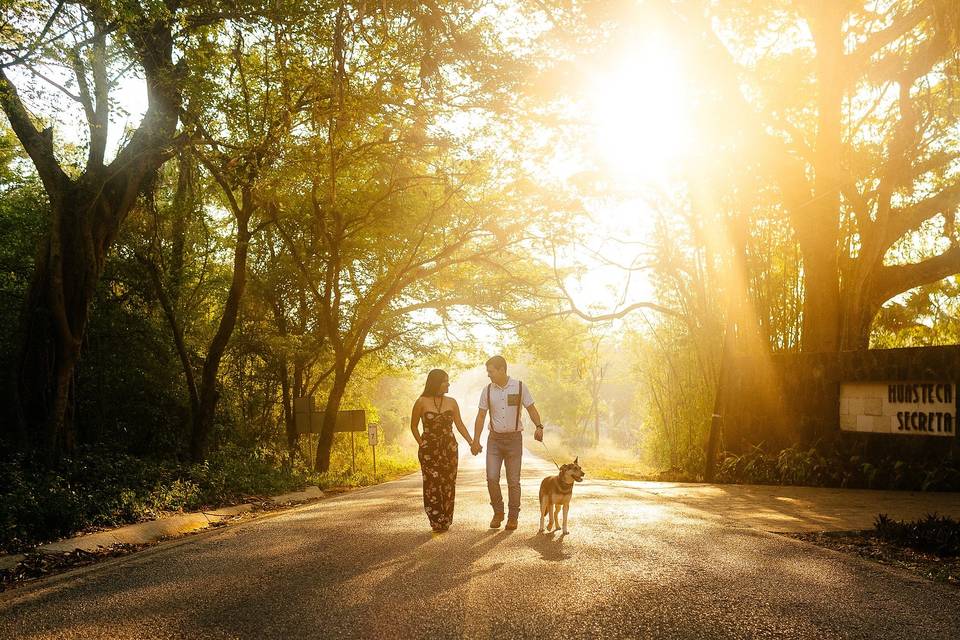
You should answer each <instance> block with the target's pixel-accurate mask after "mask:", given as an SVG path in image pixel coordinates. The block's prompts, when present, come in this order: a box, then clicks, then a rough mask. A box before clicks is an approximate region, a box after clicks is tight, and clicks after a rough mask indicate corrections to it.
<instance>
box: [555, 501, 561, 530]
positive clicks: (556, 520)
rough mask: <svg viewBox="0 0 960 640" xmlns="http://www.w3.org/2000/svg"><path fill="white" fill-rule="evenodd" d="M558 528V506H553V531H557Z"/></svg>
mask: <svg viewBox="0 0 960 640" xmlns="http://www.w3.org/2000/svg"><path fill="white" fill-rule="evenodd" d="M559 528H560V505H559V504H555V505H553V530H554V531H557V530H558V529H559Z"/></svg>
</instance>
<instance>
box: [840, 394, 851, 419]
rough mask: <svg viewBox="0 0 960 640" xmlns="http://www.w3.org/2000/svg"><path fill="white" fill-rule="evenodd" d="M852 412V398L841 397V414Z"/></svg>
mask: <svg viewBox="0 0 960 640" xmlns="http://www.w3.org/2000/svg"><path fill="white" fill-rule="evenodd" d="M849 413H850V400H849V399H847V398H840V415H841V416H845V415H848V414H849Z"/></svg>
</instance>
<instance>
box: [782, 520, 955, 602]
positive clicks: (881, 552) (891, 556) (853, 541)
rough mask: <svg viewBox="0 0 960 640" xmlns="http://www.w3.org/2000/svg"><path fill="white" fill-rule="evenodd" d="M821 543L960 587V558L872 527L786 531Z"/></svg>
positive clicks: (819, 544) (800, 538) (833, 548)
mask: <svg viewBox="0 0 960 640" xmlns="http://www.w3.org/2000/svg"><path fill="white" fill-rule="evenodd" d="M781 535H786V536H789V537H791V538H795V539H797V540H803V541H804V542H809V543H811V544H815V545H817V546H820V547H825V548H827V549H832V550H834V551H839V552H841V553H846V554H850V555H855V556H858V557H860V558H864V559H866V560H870V561H872V562H878V563H880V564H884V565H888V566H892V567H897V568H900V569H906V570H907V571H910V572H911V573H914V574H916V575H918V576H921V577H923V578H927V579H928V580H934V581H936V582H943V583H946V584H950V585H953V586H954V587H958V588H960V558H958V557H947V558H941V557H939V556H936V555H934V554H932V553H924V552H922V551H917V550H915V549H910V548H907V547H901V546H898V545H895V544H893V543H891V542H887V541H885V540H882V539H880V538H878V537H877V536H876V535H875V534H874V533H873V532H872V531H869V530H867V531H827V532H817V533H785V534H781Z"/></svg>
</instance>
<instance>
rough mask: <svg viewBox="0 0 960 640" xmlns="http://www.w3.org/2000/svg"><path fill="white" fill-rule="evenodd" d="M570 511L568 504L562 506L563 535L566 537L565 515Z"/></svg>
mask: <svg viewBox="0 0 960 640" xmlns="http://www.w3.org/2000/svg"><path fill="white" fill-rule="evenodd" d="M569 511H570V503H569V502H568V503H567V504H565V505H563V535H567V513H568V512H569Z"/></svg>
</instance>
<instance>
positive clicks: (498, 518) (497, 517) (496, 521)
mask: <svg viewBox="0 0 960 640" xmlns="http://www.w3.org/2000/svg"><path fill="white" fill-rule="evenodd" d="M501 522H503V514H502V513H495V514H493V520H491V521H490V528H491V529H499V528H500V523H501Z"/></svg>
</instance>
